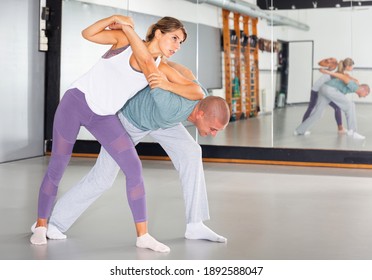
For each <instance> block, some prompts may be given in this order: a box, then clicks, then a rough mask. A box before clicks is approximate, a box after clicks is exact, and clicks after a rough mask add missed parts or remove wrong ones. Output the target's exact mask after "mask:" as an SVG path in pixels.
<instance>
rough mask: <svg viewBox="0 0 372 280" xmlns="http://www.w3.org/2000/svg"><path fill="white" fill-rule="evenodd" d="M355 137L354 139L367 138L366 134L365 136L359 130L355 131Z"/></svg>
mask: <svg viewBox="0 0 372 280" xmlns="http://www.w3.org/2000/svg"><path fill="white" fill-rule="evenodd" d="M353 138H354V139H359V140H364V139H366V137H365V136H363V135H361V134H359V133H357V132H354V133H353Z"/></svg>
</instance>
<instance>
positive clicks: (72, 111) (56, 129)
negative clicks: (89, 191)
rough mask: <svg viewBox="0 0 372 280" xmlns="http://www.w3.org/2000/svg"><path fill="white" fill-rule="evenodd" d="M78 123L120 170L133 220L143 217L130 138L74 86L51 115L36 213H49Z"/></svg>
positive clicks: (139, 167)
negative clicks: (50, 139) (49, 151)
mask: <svg viewBox="0 0 372 280" xmlns="http://www.w3.org/2000/svg"><path fill="white" fill-rule="evenodd" d="M81 126H85V127H86V128H87V129H88V130H89V131H90V132H91V133H92V134H93V136H94V137H95V138H96V139H97V140H98V142H99V143H100V144H101V145H102V146H103V147H104V148H105V149H106V150H107V151H108V152H109V153H110V155H111V156H112V158H113V159H114V160H115V161H116V162H117V164H118V165H119V166H120V168H121V170H122V171H123V172H124V174H125V176H126V191H127V199H128V202H129V206H130V209H131V211H132V215H133V219H134V221H135V222H136V223H138V222H143V221H146V220H147V217H146V198H145V188H144V184H143V178H142V165H141V161H140V159H139V157H138V154H137V151H136V149H135V147H134V145H133V142H132V140H131V138H130V137H129V135H128V133H127V132H126V131H125V129H124V127H123V125H122V124H121V122H120V120H119V119H118V117H117V116H116V115H109V116H99V115H97V114H95V113H94V112H93V111H92V110H91V109H90V108H89V106H88V104H87V103H86V100H85V96H84V93H82V92H81V91H79V90H78V89H70V90H68V91H67V92H66V93H65V95H64V96H63V98H62V100H61V102H60V104H59V106H58V108H57V111H56V114H55V117H54V124H53V145H52V155H51V157H50V161H49V165H48V169H47V171H46V174H45V176H44V179H43V181H42V184H41V187H40V191H39V206H38V217H39V218H41V219H47V218H49V216H50V214H51V210H52V208H53V205H54V202H55V198H56V196H57V191H58V185H59V182H60V180H61V178H62V175H63V173H64V171H65V169H66V167H67V164H68V162H69V161H70V158H71V153H72V148H73V146H74V143H75V141H76V138H77V135H78V132H79V130H80V127H81Z"/></svg>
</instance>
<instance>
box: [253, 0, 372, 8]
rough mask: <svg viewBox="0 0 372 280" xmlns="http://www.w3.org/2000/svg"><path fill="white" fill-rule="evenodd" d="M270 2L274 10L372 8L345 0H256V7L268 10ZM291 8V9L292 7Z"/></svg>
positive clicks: (368, 3) (365, 4) (369, 3)
mask: <svg viewBox="0 0 372 280" xmlns="http://www.w3.org/2000/svg"><path fill="white" fill-rule="evenodd" d="M271 2H272V3H273V6H274V8H275V9H279V10H288V9H293V7H295V9H313V8H314V5H315V3H316V7H317V8H336V7H337V6H336V5H339V7H350V6H351V5H353V6H372V1H357V0H355V1H345V0H257V6H259V7H260V8H261V9H263V10H268V9H270V6H271ZM292 6H293V7H292Z"/></svg>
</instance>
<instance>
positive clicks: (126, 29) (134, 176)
mask: <svg viewBox="0 0 372 280" xmlns="http://www.w3.org/2000/svg"><path fill="white" fill-rule="evenodd" d="M82 35H83V37H84V38H86V39H87V40H90V41H92V42H95V43H99V44H110V45H111V48H110V50H109V51H108V52H107V53H106V54H105V55H104V56H103V57H102V58H101V59H100V60H99V61H98V62H97V63H96V65H94V66H93V67H92V68H91V69H90V70H89V71H88V72H87V73H86V74H84V75H83V76H82V77H80V78H79V79H78V80H77V81H75V82H74V83H73V84H72V86H71V87H70V89H69V90H68V91H67V92H66V93H65V95H64V96H63V98H62V100H61V102H60V104H59V106H58V108H57V111H56V114H55V118H54V125H53V145H52V154H51V158H50V162H49V165H48V169H47V172H46V174H45V177H44V179H43V182H42V184H41V187H40V191H39V204H38V219H37V223H36V228H35V230H34V233H33V235H32V236H31V239H30V241H31V243H32V244H36V245H43V244H46V243H47V240H46V230H47V228H46V227H47V220H48V218H49V216H50V213H51V209H52V207H53V204H54V201H55V198H56V195H57V190H58V184H59V182H60V180H61V178H62V175H63V173H64V171H65V169H66V167H67V164H68V162H69V160H70V157H71V153H72V148H73V145H74V143H75V141H76V138H77V134H78V132H79V129H80V127H81V126H85V127H86V128H87V129H88V130H89V131H90V132H91V133H92V134H93V135H94V136H95V138H96V139H97V140H98V141H99V142H100V144H101V145H102V146H103V147H104V148H105V149H106V150H107V151H108V152H109V153H110V155H111V156H112V157H113V159H115V161H116V162H117V163H118V165H119V166H120V169H121V170H122V171H123V172H124V173H125V175H126V189H127V198H128V202H129V206H130V208H131V211H132V215H133V219H134V221H135V224H136V230H137V246H138V247H141V248H149V249H152V250H156V251H160V252H168V251H169V248H168V247H167V246H165V245H164V244H162V243H160V242H158V241H156V240H155V239H154V238H153V237H151V236H150V235H149V234H148V232H147V216H146V201H145V190H144V184H143V179H142V167H141V162H140V160H139V158H138V155H137V153H136V150H135V148H134V145H133V143H132V141H131V140H130V137H129V136H128V134H127V133H126V131H125V129H124V128H123V126H122V125H121V123H120V121H119V119H118V117H117V116H116V115H115V114H116V112H117V111H118V110H119V109H120V108H121V107H122V106H123V105H124V104H125V103H126V101H127V100H129V99H130V98H131V97H132V96H134V95H135V94H136V93H137V92H138V91H139V90H141V89H142V88H144V87H145V86H146V85H147V84H149V85H150V86H151V87H152V88H154V87H160V88H163V89H166V90H171V91H172V92H174V93H177V94H179V95H181V96H183V97H186V98H189V99H192V100H197V99H201V98H202V97H203V92H202V89H201V88H200V87H199V86H198V85H197V84H195V83H194V82H192V81H189V80H187V79H186V78H184V77H182V76H181V75H180V74H179V73H178V72H177V71H175V70H174V69H172V68H171V67H170V66H168V65H166V64H165V63H162V62H161V61H160V60H161V59H160V57H162V56H165V57H167V58H168V57H170V56H172V55H173V54H174V53H176V52H177V51H178V50H179V49H180V46H181V44H182V43H183V42H184V41H185V39H186V37H187V33H186V30H185V28H184V27H183V25H182V23H181V22H180V21H178V20H177V19H174V18H171V17H165V18H162V19H161V20H159V21H158V22H157V23H156V24H154V25H153V26H151V27H150V29H149V32H148V36H147V40H146V42H145V43H143V42H142V40H141V39H140V38H139V37H138V35H137V34H136V33H135V32H134V30H133V21H132V20H131V19H130V18H128V17H124V16H120V15H113V16H111V17H108V18H104V19H102V20H100V21H97V22H96V23H94V24H93V25H91V26H89V27H88V28H86V29H85V30H84V31H83V32H82ZM159 70H160V71H159ZM141 71H142V72H141Z"/></svg>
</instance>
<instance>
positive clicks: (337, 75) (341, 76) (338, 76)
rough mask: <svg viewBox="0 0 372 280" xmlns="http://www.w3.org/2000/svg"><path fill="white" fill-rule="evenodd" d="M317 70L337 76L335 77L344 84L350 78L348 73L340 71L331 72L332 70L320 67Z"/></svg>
mask: <svg viewBox="0 0 372 280" xmlns="http://www.w3.org/2000/svg"><path fill="white" fill-rule="evenodd" d="M319 71H320V72H322V73H323V74H328V75H330V76H332V77H334V78H337V79H339V80H341V81H343V82H344V83H345V84H348V83H349V82H350V81H351V80H352V79H351V77H350V76H349V75H345V74H342V73H337V72H332V71H329V70H326V69H320V70H319Z"/></svg>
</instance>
